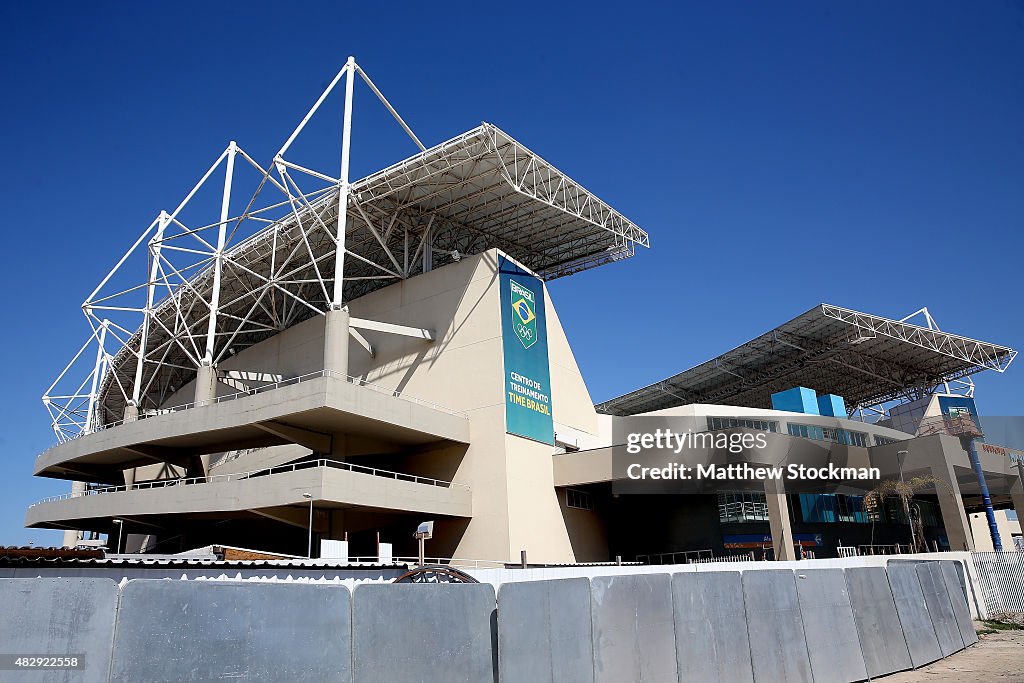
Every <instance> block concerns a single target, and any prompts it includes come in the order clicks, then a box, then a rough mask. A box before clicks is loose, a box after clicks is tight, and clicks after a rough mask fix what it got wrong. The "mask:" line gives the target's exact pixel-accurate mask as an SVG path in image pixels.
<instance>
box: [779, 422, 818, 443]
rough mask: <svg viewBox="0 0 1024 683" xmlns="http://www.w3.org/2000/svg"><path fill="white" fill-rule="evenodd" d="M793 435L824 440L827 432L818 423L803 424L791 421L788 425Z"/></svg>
mask: <svg viewBox="0 0 1024 683" xmlns="http://www.w3.org/2000/svg"><path fill="white" fill-rule="evenodd" d="M786 428H787V429H788V430H789V433H790V435H791V436H800V437H803V438H805V439H814V440H815V441H824V440H825V434H824V430H823V429H822V428H821V427H819V426H818V425H802V424H796V423H794V422H790V423H789V424H787V425H786Z"/></svg>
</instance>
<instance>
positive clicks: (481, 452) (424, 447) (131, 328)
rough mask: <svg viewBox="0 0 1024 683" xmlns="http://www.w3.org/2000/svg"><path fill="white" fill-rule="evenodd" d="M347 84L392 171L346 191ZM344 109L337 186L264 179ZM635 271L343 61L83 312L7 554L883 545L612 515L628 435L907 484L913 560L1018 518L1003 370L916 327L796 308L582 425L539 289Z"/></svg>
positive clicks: (570, 203) (644, 552) (571, 195)
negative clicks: (32, 498) (717, 444)
mask: <svg viewBox="0 0 1024 683" xmlns="http://www.w3.org/2000/svg"><path fill="white" fill-rule="evenodd" d="M357 80H361V81H362V82H364V83H365V85H366V86H368V89H369V91H370V92H372V93H373V94H374V95H375V96H376V97H378V98H379V99H380V101H381V102H382V103H383V104H384V105H385V107H386V108H387V109H388V111H389V112H390V113H391V114H392V115H393V116H394V118H395V119H396V122H397V123H398V124H399V125H400V126H401V127H402V129H403V130H405V132H406V133H408V135H409V137H410V138H411V140H412V141H413V143H414V144H416V145H417V147H418V148H419V149H420V151H419V153H417V154H415V155H414V156H411V157H409V158H407V159H405V160H404V161H401V162H399V163H397V164H394V165H392V166H389V167H387V168H384V169H383V170H380V171H378V172H376V173H373V174H371V175H369V176H367V177H365V178H362V179H360V180H356V181H354V182H350V180H349V155H350V154H349V150H350V141H351V113H352V103H353V91H354V86H355V84H356V81H357ZM342 91H343V93H344V94H343V97H336V98H333V99H343V101H344V116H343V130H342V141H343V142H342V163H341V172H340V174H339V175H338V177H335V176H333V175H331V174H329V173H324V172H320V171H314V170H311V168H309V167H308V166H306V165H304V164H303V163H300V162H299V161H298V160H295V159H292V158H291V156H290V150H291V149H292V146H293V143H294V142H295V141H296V140H297V139H299V138H300V137H301V135H302V133H303V130H304V128H305V126H306V123H307V122H308V121H309V120H310V119H311V118H312V117H314V116H316V115H317V114H318V112H320V110H321V108H322V105H324V102H325V101H329V100H330V99H332V98H330V97H329V96H330V95H331V94H332V93H337V94H339V95H340V93H341V92H342ZM321 113H322V112H321ZM243 171H245V172H247V173H249V174H251V175H253V177H254V179H255V180H254V182H253V184H252V187H251V188H250V191H243V189H242V185H243V183H242V182H241V179H242V175H243V174H242V172H243ZM211 192H212V195H211V194H210V193H211ZM204 197H206V198H207V199H209V201H207V202H206V203H205V204H204V203H203V199H204ZM210 197H212V199H210ZM218 208H219V211H218ZM211 210H212V213H210V211H211ZM204 216H205V217H204ZM638 246H639V247H642V248H646V247H648V246H649V243H648V236H647V233H646V232H645V231H643V230H642V229H640V228H639V227H637V226H636V225H634V224H633V223H632V222H631V221H630V220H628V219H627V218H625V217H624V216H623V215H622V214H620V213H619V212H617V211H616V210H614V209H613V208H611V207H610V206H608V205H607V204H606V203H604V202H603V201H601V200H600V199H598V198H597V197H596V196H594V195H593V194H591V193H590V192H588V191H587V190H586V189H584V188H583V187H582V186H581V185H580V184H578V183H577V182H576V181H574V180H573V179H570V178H569V177H568V176H566V175H565V174H564V173H562V172H561V171H559V170H558V169H557V168H556V167H554V166H553V165H552V164H550V163H548V162H547V161H545V160H544V159H542V158H541V157H539V156H538V155H537V154H535V153H534V152H532V151H531V150H529V149H528V148H526V147H525V146H523V145H522V144H520V143H519V142H517V141H516V140H515V139H513V138H512V137H511V136H509V135H508V134H506V133H505V132H503V131H502V130H500V129H499V128H497V127H496V126H494V125H491V124H483V125H481V126H480V127H478V128H475V129H473V130H470V131H468V132H466V133H463V134H462V135H459V136H457V137H455V138H453V139H451V140H448V141H446V142H444V143H441V144H439V145H436V146H434V147H430V148H426V147H425V146H424V145H423V144H422V143H421V142H420V140H419V139H418V138H417V137H416V136H415V134H413V132H412V130H411V129H410V128H409V126H408V125H407V124H406V123H405V122H404V120H402V119H401V117H400V116H399V115H398V113H397V112H396V111H395V109H394V108H393V107H392V106H391V104H390V103H389V102H388V101H387V99H386V98H384V96H383V95H382V94H381V92H380V90H379V89H378V88H377V87H376V85H374V84H373V82H372V81H371V80H370V79H369V77H368V76H367V75H366V73H365V72H364V71H363V70H362V69H361V67H359V65H358V64H356V63H355V61H354V60H351V59H350V60H349V61H348V63H347V64H346V65H345V67H344V68H343V69H342V70H341V71H340V72H339V73H338V75H337V76H336V77H335V79H334V80H333V81H332V82H331V84H330V85H329V86H328V88H327V90H326V91H325V92H324V94H323V95H322V96H321V97H320V99H319V100H318V101H317V102H316V104H315V105H314V106H313V108H312V109H311V110H310V112H309V113H308V114H307V115H306V116H305V118H303V120H302V122H301V123H300V124H299V126H298V127H297V128H296V130H295V131H294V132H293V133H292V135H291V136H290V137H289V138H288V139H287V141H286V142H285V144H284V145H283V146H282V148H281V149H280V151H279V152H278V153H277V154H276V155H275V157H274V158H273V160H272V161H271V163H270V164H269V165H268V166H266V167H263V166H261V165H259V164H258V163H257V162H255V161H254V160H253V159H252V158H251V157H250V156H249V155H248V154H247V153H246V152H245V151H244V150H243V149H242V148H241V147H240V146H238V145H236V144H235V143H234V142H232V143H230V144H229V145H228V146H227V148H226V149H225V150H224V152H223V153H222V154H221V155H220V156H219V157H218V159H217V160H216V162H215V163H214V164H213V165H212V166H211V167H210V169H209V171H207V172H206V174H205V175H204V176H203V177H202V179H201V180H200V181H199V183H198V184H197V185H196V187H195V188H194V189H193V190H192V192H190V193H189V194H188V196H187V197H186V199H185V201H183V202H182V203H181V204H180V205H179V206H178V207H177V208H176V209H174V210H173V211H162V212H160V213H159V215H158V216H157V217H156V218H155V219H154V221H153V222H152V224H151V225H150V226H149V227H148V228H147V229H146V230H145V231H143V233H142V235H141V236H140V237H139V238H138V239H137V240H136V241H135V243H134V245H133V246H132V247H131V248H130V249H129V250H128V251H127V253H125V254H124V256H123V257H121V258H120V259H119V260H116V261H115V266H114V268H113V269H112V270H111V271H110V273H109V274H108V275H107V276H106V277H105V278H104V279H103V280H102V281H101V282H100V283H99V285H98V286H97V287H96V289H95V291H94V292H93V293H92V294H91V295H90V296H89V297H88V298H87V299H86V301H85V303H84V304H83V311H84V312H85V315H86V319H87V321H88V322H89V325H90V330H91V332H90V334H89V340H88V341H87V343H86V344H85V345H84V346H83V347H82V348H81V350H80V351H79V352H78V354H77V355H75V356H74V359H73V360H72V362H71V363H70V364H69V365H68V366H67V368H65V370H64V372H62V373H61V374H60V376H59V377H58V378H57V380H56V381H55V382H54V384H53V386H51V387H50V389H49V390H48V391H47V393H46V395H45V396H44V403H45V405H46V406H47V408H48V410H49V411H50V414H51V416H52V418H53V428H54V432H55V434H56V436H57V443H56V445H54V446H53V447H52V448H50V449H48V450H47V451H45V452H44V453H42V454H40V455H39V456H38V457H37V459H36V462H35V472H34V473H35V475H36V476H43V477H53V478H60V479H66V480H69V481H71V482H73V483H72V484H71V489H72V490H71V492H70V493H68V494H66V495H62V496H58V497H55V498H53V499H49V500H45V501H41V502H40V503H37V504H35V505H32V506H31V507H30V508H29V510H28V512H27V516H26V525H27V526H30V527H37V528H53V529H63V530H65V544H66V545H68V546H74V545H80V544H89V543H90V542H93V539H96V538H98V535H99V534H106V535H108V538H109V539H112V540H111V546H114V545H116V546H117V549H118V550H121V551H125V552H143V553H159V554H167V553H174V552H181V551H185V550H188V549H192V548H198V547H203V546H208V545H222V546H223V545H230V546H236V547H242V548H252V549H257V550H261V551H267V552H277V553H286V554H294V555H305V554H306V553H307V551H308V548H307V544H309V545H310V546H311V548H312V554H314V555H316V554H318V552H319V550H318V549H319V548H321V547H331V548H332V552H340V553H342V554H343V555H344V557H358V556H375V555H376V554H377V553H378V552H379V549H380V547H381V546H380V545H379V544H380V543H382V542H383V543H389V544H392V545H393V552H394V554H395V555H396V556H413V555H415V550H416V545H415V544H416V541H415V540H414V539H413V532H414V531H415V530H416V528H417V525H419V524H420V523H421V522H424V521H427V520H432V521H434V528H433V538H432V539H431V540H430V541H429V544H428V555H430V556H436V557H441V558H470V559H480V560H492V561H497V562H510V561H515V562H518V561H519V560H520V557H521V555H520V553H521V551H526V553H527V557H528V558H529V561H530V562H534V563H571V562H602V561H609V560H613V559H614V558H616V557H621V558H622V559H623V560H630V561H632V560H637V559H639V560H640V561H648V562H679V561H685V560H687V559H696V558H706V557H708V556H720V555H731V554H751V553H752V554H754V556H756V557H759V558H760V557H766V556H775V557H778V558H780V559H782V558H790V557H794V556H796V555H798V554H800V553H813V554H815V555H816V556H818V557H827V556H834V555H836V554H837V553H841V552H853V551H851V550H850V549H854V551H857V552H873V551H874V550H876V549H877V550H878V551H879V552H885V548H886V547H895V546H897V545H899V544H907V543H908V531H907V529H908V524H907V518H906V515H905V513H904V510H903V509H902V508H901V506H900V505H898V504H894V501H893V500H889V501H882V502H880V503H879V502H877V501H876V502H875V503H872V502H871V500H870V497H869V499H867V500H866V499H865V496H864V494H865V493H866V491H864V490H857V489H856V488H852V489H849V490H844V492H829V493H821V492H811V493H805V492H801V491H787V490H785V489H783V488H779V487H777V486H775V487H765V488H763V489H762V490H742V491H739V490H737V491H728V490H719V491H716V492H714V493H704V494H700V495H692V496H691V495H687V496H671V495H660V494H657V493H643V492H640V493H631V492H625V491H623V490H621V489H619V488H618V487H617V483H618V482H619V480H620V479H621V478H622V476H621V472H620V471H618V468H617V467H616V465H615V457H616V455H615V454H616V449H617V448H620V447H621V445H622V444H621V441H620V440H619V438H618V436H617V435H618V434H619V430H620V428H621V427H622V425H623V424H626V422H627V421H630V420H635V419H637V418H640V417H642V418H652V419H653V418H657V419H668V418H671V420H672V423H673V424H676V425H684V426H685V428H688V429H692V430H693V431H694V432H702V431H712V432H730V433H732V432H736V431H740V432H743V433H767V434H770V435H771V437H772V439H773V440H774V442H775V443H777V444H781V445H780V446H779V448H782V449H783V450H784V451H785V453H786V457H787V458H792V457H799V458H800V459H801V462H809V463H818V464H827V463H847V464H871V465H873V466H878V467H880V469H881V470H882V473H883V476H884V477H886V478H890V479H891V478H897V477H900V476H903V477H906V478H908V479H912V478H913V477H915V476H920V475H927V476H928V477H930V478H933V479H934V480H935V481H937V482H939V485H937V486H936V487H935V488H934V489H933V490H932V491H931V492H924V493H922V494H921V495H920V496H919V497H918V499H916V500H915V501H914V505H913V508H912V512H911V517H913V518H914V520H915V522H916V528H917V529H918V534H917V535H916V537H915V539H916V540H915V542H917V543H918V544H919V545H920V546H926V547H927V548H929V549H957V550H959V549H964V548H967V549H973V548H974V547H975V538H974V534H973V533H972V530H971V521H970V518H969V515H970V514H971V513H975V512H979V511H983V512H984V511H986V510H988V512H989V513H991V510H993V509H995V510H998V509H1006V508H1011V507H1012V508H1015V509H1018V510H1019V509H1020V508H1021V507H1022V506H1024V490H1022V487H1021V471H1020V470H1021V464H1020V463H1021V462H1022V458H1021V457H1020V455H1021V454H1020V453H1019V452H1017V451H1012V449H1006V448H1004V447H1002V446H999V445H997V444H996V443H993V442H992V441H991V439H990V438H987V437H986V436H985V435H984V434H982V433H981V428H980V425H981V422H980V420H979V418H978V413H977V409H976V408H975V406H974V401H973V384H972V383H971V381H970V376H971V375H972V374H974V373H976V372H980V371H982V370H992V371H994V372H999V373H1001V372H1003V371H1005V370H1006V368H1007V367H1008V366H1009V364H1010V362H1011V361H1012V360H1013V357H1014V356H1015V353H1016V352H1015V351H1013V350H1011V349H1009V348H1006V347H1003V346H999V345H996V344H990V343H986V342H981V341H977V340H973V339H969V338H967V337H962V336H958V335H954V334H949V333H947V332H943V331H942V330H940V329H939V328H938V326H937V325H935V324H934V320H933V319H932V318H931V316H930V315H929V313H928V311H927V310H926V309H922V311H919V312H918V313H917V314H915V316H911V317H910V318H907V319H904V320H892V319H887V318H883V317H879V316H874V315H869V314H865V313H860V312H857V311H852V310H849V309H844V308H840V307H837V306H832V305H817V306H814V307H813V308H812V309H810V310H809V311H807V312H806V313H804V314H802V315H800V316H798V317H796V318H794V319H793V320H791V321H789V322H786V323H784V324H782V325H780V326H779V327H777V328H776V329H774V330H771V331H769V332H767V333H765V334H763V335H761V336H759V337H757V338H756V339H754V340H752V341H750V342H747V343H746V344H743V345H741V346H739V347H737V348H735V349H733V350H732V351H729V352H727V353H724V354H723V355H721V356H719V357H718V358H715V359H713V360H711V361H708V362H706V363H703V364H702V365H699V366H697V367H695V368H692V369H690V370H687V371H685V372H683V373H680V374H678V375H675V376H673V377H669V378H666V379H665V380H663V381H661V382H657V383H655V384H652V385H650V386H647V387H644V388H642V389H638V390H636V391H633V392H631V393H628V394H626V395H624V396H621V397H619V398H615V399H612V400H609V401H606V402H604V403H601V404H599V405H595V404H594V402H593V400H592V398H591V396H590V394H589V392H588V390H587V384H586V382H585V378H584V377H583V376H582V374H581V373H580V370H579V368H578V366H577V364H576V361H575V359H574V356H573V350H572V349H573V346H572V344H573V343H575V344H586V343H587V340H570V339H568V338H567V337H566V334H565V332H564V330H563V328H562V325H561V323H560V321H559V317H558V312H557V308H556V302H554V301H552V300H551V297H550V295H549V292H548V289H547V287H546V284H545V283H546V282H548V281H550V280H553V279H555V278H559V277H565V276H569V275H572V274H574V273H577V272H579V271H582V270H585V269H588V268H594V267H598V266H606V265H608V267H611V268H614V267H615V266H614V263H615V262H617V261H620V260H622V259H625V258H629V257H631V256H632V255H633V253H634V249H635V248H636V247H638ZM915 317H918V318H923V323H922V324H915V323H914V322H912V320H914V319H915ZM982 482H984V483H985V484H986V486H982V485H981V483H982ZM986 487H987V490H985V489H986ZM1013 523H1014V524H1017V525H1018V526H1019V522H1013ZM993 525H994V522H993ZM324 541H347V546H340V545H338V544H326V545H323V546H322V545H321V544H322V542H324ZM1005 542H1006V543H1010V540H1009V539H1006V541H1005ZM338 548H343V550H340V551H339V550H338ZM112 549H113V547H112ZM857 549H859V550H857Z"/></svg>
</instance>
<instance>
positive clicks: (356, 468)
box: [29, 460, 469, 507]
mask: <svg viewBox="0 0 1024 683" xmlns="http://www.w3.org/2000/svg"><path fill="white" fill-rule="evenodd" d="M317 467H327V468H331V469H340V470H348V471H350V472H354V473H356V474H369V475H371V476H375V477H384V478H387V479H395V480H397V481H408V482H411V483H414V484H426V485H429V486H438V487H441V488H461V489H465V490H467V491H468V490H469V486H467V485H466V484H459V483H456V482H451V481H445V480H443V479H434V478H433V477H421V476H419V475H416V474H406V473H405V472H393V471H391V470H382V469H378V468H376V467H367V466H366V465H356V464H354V463H350V462H339V461H337V460H306V461H303V462H296V463H291V464H288V465H276V466H274V467H265V468H263V469H259V470H251V471H249V472H233V473H231V474H214V475H212V476H209V477H188V478H180V479H156V480H154V481H143V482H139V483H136V484H132V485H131V486H127V485H122V486H104V487H101V488H95V489H87V490H85V491H78V492H72V493H62V494H61V495H59V496H50V497H49V498H44V499H43V500H40V501H39V502H36V503H33V504H32V505H30V506H29V507H35V506H37V505H42V504H44V503H53V502H56V501H58V500H69V499H71V498H85V497H87V496H96V495H104V494H107V493H124V492H127V491H135V490H147V489H162V488H168V487H171V486H189V485H192V484H213V483H221V482H228V481H242V480H245V479H251V478H254V477H260V476H268V475H275V474H283V473H285V472H296V471H298V470H304V469H314V468H317Z"/></svg>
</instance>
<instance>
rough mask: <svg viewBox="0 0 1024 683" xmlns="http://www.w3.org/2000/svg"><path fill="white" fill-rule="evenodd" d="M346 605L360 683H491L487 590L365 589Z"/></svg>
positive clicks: (493, 659) (451, 586)
mask: <svg viewBox="0 0 1024 683" xmlns="http://www.w3.org/2000/svg"><path fill="white" fill-rule="evenodd" d="M352 604H353V606H352V631H353V637H352V667H353V670H354V672H355V680H357V681H359V683H377V682H379V683H398V682H400V681H416V682H417V683H452V681H466V682H467V683H491V682H492V681H496V680H497V667H498V661H497V648H496V646H497V622H496V616H495V613H494V612H495V598H494V588H493V587H491V585H490V584H486V583H472V584H461V583H439V584H416V583H394V584H363V585H361V586H356V589H355V591H353V601H352ZM268 680H269V679H268ZM278 680H283V679H278Z"/></svg>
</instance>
